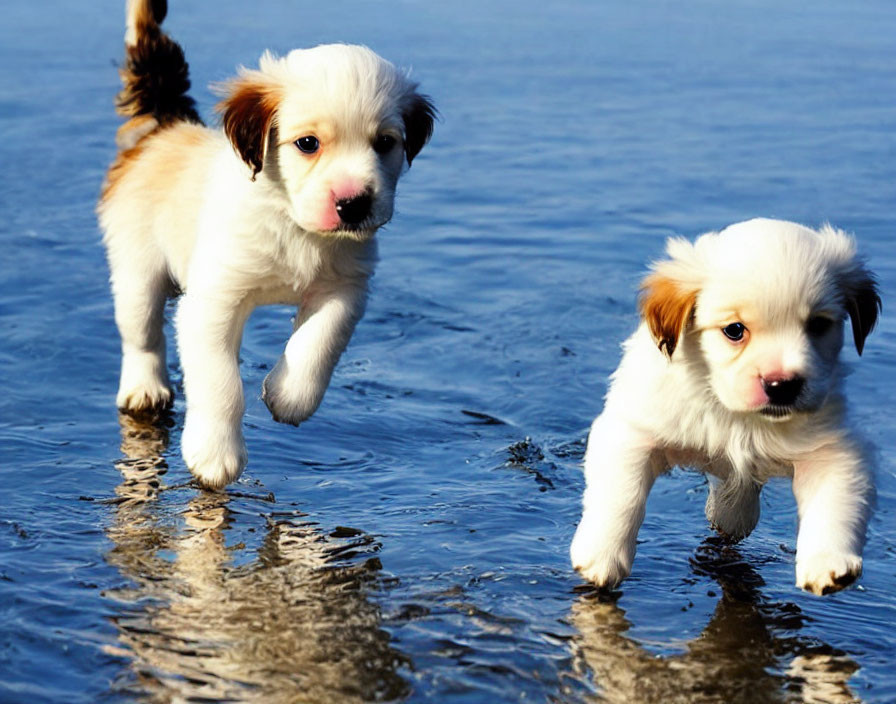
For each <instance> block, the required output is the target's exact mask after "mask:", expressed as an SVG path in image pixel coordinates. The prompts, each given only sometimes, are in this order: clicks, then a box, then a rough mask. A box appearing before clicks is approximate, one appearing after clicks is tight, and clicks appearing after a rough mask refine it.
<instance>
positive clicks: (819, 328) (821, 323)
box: [806, 315, 834, 337]
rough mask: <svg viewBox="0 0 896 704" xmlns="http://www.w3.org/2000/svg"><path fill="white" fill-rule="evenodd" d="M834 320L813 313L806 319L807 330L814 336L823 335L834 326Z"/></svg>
mask: <svg viewBox="0 0 896 704" xmlns="http://www.w3.org/2000/svg"><path fill="white" fill-rule="evenodd" d="M833 325H834V321H833V320H831V319H830V318H826V317H825V316H823V315H813V316H812V317H811V318H809V320H807V321H806V332H807V333H809V334H810V335H811V336H812V337H821V336H822V335H824V334H825V333H826V332H827V331H828V330H830V329H831V327H833Z"/></svg>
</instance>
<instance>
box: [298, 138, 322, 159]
mask: <svg viewBox="0 0 896 704" xmlns="http://www.w3.org/2000/svg"><path fill="white" fill-rule="evenodd" d="M296 146H297V147H298V148H299V151H300V152H302V153H303V154H314V152H316V151H317V150H318V149H320V141H319V140H318V138H317V137H315V136H314V135H310V134H309V135H306V136H305V137H299V138H298V139H297V140H296Z"/></svg>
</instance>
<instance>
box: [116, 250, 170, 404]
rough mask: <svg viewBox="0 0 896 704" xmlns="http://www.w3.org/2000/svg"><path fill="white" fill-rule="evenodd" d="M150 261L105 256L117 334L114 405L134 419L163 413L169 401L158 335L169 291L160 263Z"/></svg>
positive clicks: (120, 254) (123, 255)
mask: <svg viewBox="0 0 896 704" xmlns="http://www.w3.org/2000/svg"><path fill="white" fill-rule="evenodd" d="M159 259H160V258H159ZM151 260H152V257H146V258H143V257H141V256H140V253H134V252H113V251H112V249H111V248H110V251H109V265H110V267H111V269H112V295H113V297H114V299H115V322H116V324H117V325H118V331H119V333H120V334H121V381H120V383H119V387H118V396H117V398H116V403H117V404H118V407H119V408H120V409H121V410H123V411H125V412H128V413H133V414H143V413H150V412H155V411H159V410H163V409H165V408H167V407H168V406H170V405H171V402H172V400H173V398H174V392H173V391H172V389H171V384H170V382H169V381H168V370H167V367H166V364H165V333H164V331H163V325H164V322H165V321H164V308H165V299H166V298H167V296H168V295H169V294H170V293H171V292H172V288H173V286H172V283H171V280H170V277H169V276H168V272H167V269H166V268H165V265H164V261H155V262H153V261H151Z"/></svg>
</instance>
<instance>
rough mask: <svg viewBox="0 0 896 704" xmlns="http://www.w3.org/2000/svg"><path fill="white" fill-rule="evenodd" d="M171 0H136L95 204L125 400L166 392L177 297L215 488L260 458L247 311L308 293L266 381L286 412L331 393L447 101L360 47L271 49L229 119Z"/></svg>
mask: <svg viewBox="0 0 896 704" xmlns="http://www.w3.org/2000/svg"><path fill="white" fill-rule="evenodd" d="M165 13H166V3H165V2H164V0H162V1H160V0H129V2H128V5H127V32H126V34H125V46H126V52H127V57H126V65H125V67H124V68H123V70H122V72H121V75H122V82H123V84H124V89H123V90H122V92H121V93H120V94H119V98H118V109H119V112H120V113H122V114H124V115H127V116H129V118H130V119H129V120H128V121H127V122H126V123H125V124H124V125H123V126H122V127H121V128H120V129H119V132H118V138H117V141H118V145H119V147H120V152H119V153H118V156H117V158H116V159H115V161H114V162H113V164H112V166H111V167H110V169H109V172H108V174H107V178H106V182H105V184H104V187H103V191H102V195H101V198H100V201H99V205H98V209H97V210H98V215H99V222H100V226H101V228H102V230H103V233H104V238H103V241H104V244H105V246H106V251H107V255H108V260H109V266H110V270H111V285H112V293H113V296H114V299H115V320H116V323H117V325H118V329H119V331H120V333H121V341H122V364H121V383H120V387H119V391H118V398H117V402H118V406H119V408H121V409H122V410H123V411H125V412H129V413H135V414H139V413H146V412H150V411H157V410H158V409H162V408H164V407H166V406H168V405H169V404H170V403H171V401H172V395H173V394H172V389H171V384H170V383H169V380H168V375H167V371H166V364H165V337H164V333H163V329H162V327H163V307H164V303H165V299H166V297H169V296H173V295H176V294H179V293H182V294H183V297H182V298H181V300H180V304H179V307H178V311H177V317H176V329H177V341H178V351H179V354H180V361H181V365H182V368H183V375H184V390H185V393H186V406H187V410H186V421H185V426H184V432H183V440H182V449H183V456H184V459H185V460H186V463H187V466H188V467H189V468H190V470H191V471H192V473H193V474H194V475H195V476H196V477H197V478H198V479H199V481H200V482H201V483H202V484H203V485H205V486H207V487H222V486H224V485H225V484H227V483H229V482H232V481H233V480H235V479H236V478H237V477H238V476H239V475H240V473H241V472H242V470H243V468H244V467H245V465H246V461H247V454H246V447H245V443H244V441H243V432H242V427H241V419H242V415H243V411H244V401H243V389H242V382H241V380H240V373H239V349H240V340H241V338H242V331H243V326H244V324H245V322H246V319H247V318H248V316H249V314H250V313H251V312H252V310H253V309H254V308H255V307H256V306H259V305H264V304H270V303H284V304H294V305H297V306H298V314H297V316H296V318H295V327H294V332H293V334H292V337H291V338H290V339H289V342H288V343H287V345H286V350H285V352H284V353H283V355H282V356H281V357H280V359H279V361H278V362H277V364H276V366H275V367H274V368H273V370H272V371H271V373H270V374H268V376H267V378H266V379H265V381H264V387H263V393H262V396H263V398H264V401H265V403H266V404H267V406H268V408H269V409H270V411H271V413H272V415H273V416H274V418H275V419H276V420H278V421H281V422H284V423H292V424H296V425H297V424H299V423H301V422H302V421H303V420H305V419H306V418H308V417H309V416H310V415H311V414H312V413H314V411H315V410H316V409H317V407H318V405H319V404H320V402H321V399H322V397H323V395H324V391H325V390H326V388H327V385H328V383H329V380H330V376H331V374H332V372H333V368H334V366H335V364H336V362H337V360H338V359H339V356H340V355H341V354H342V351H343V350H344V349H345V346H346V344H347V343H348V340H349V338H350V337H351V334H352V331H353V330H354V327H355V324H356V323H357V322H358V320H359V319H360V317H361V315H362V314H363V312H364V307H365V300H366V297H367V285H368V284H367V282H368V279H369V277H370V275H371V273H372V272H373V267H374V263H375V261H376V243H375V240H374V234H375V233H376V231H377V229H378V228H379V227H381V226H382V225H384V224H385V223H386V222H388V221H389V219H390V218H391V216H392V207H393V200H394V197H395V185H396V182H397V180H398V178H399V176H400V175H401V173H402V172H403V170H404V168H405V162H406V163H407V165H408V166H410V164H411V161H412V160H413V159H414V157H415V156H416V155H417V154H418V152H419V151H420V149H421V148H422V147H423V145H424V144H425V143H426V142H427V141H428V139H429V137H430V136H431V134H432V128H433V119H434V115H435V110H434V108H433V106H432V104H431V103H430V102H429V100H428V99H427V98H426V97H425V96H423V95H421V94H419V93H418V92H417V90H416V85H415V84H414V83H412V82H411V81H410V80H409V79H408V78H407V77H406V75H405V74H404V73H402V72H400V71H398V70H397V69H396V68H395V67H394V66H392V65H391V64H390V63H388V62H387V61H385V60H384V59H382V58H380V57H379V56H377V55H376V54H374V53H373V52H372V51H370V50H369V49H367V48H365V47H360V46H347V45H327V46H319V47H316V48H314V49H307V50H295V51H292V52H290V53H289V54H288V55H287V56H285V57H283V58H275V57H273V56H272V55H270V54H265V55H264V56H262V57H261V62H260V67H259V69H258V70H245V69H244V70H242V71H241V72H240V74H239V75H238V76H237V77H236V78H234V79H233V80H231V81H229V82H228V83H225V84H224V85H223V86H222V87H221V92H222V94H223V100H222V101H221V103H220V104H219V105H218V110H219V111H220V113H221V116H222V123H223V130H215V129H208V128H206V127H203V126H202V124H201V122H200V119H199V116H198V114H197V113H196V110H195V107H194V103H193V100H192V99H191V98H189V97H188V96H187V90H188V89H189V86H190V82H189V79H188V71H187V64H186V62H185V60H184V56H183V52H182V50H181V48H180V47H179V46H178V45H177V44H176V43H174V42H173V41H172V40H171V39H170V38H169V37H168V36H167V35H166V34H164V33H163V32H162V31H161V29H160V27H159V24H160V23H161V21H162V19H163V18H164V15H165Z"/></svg>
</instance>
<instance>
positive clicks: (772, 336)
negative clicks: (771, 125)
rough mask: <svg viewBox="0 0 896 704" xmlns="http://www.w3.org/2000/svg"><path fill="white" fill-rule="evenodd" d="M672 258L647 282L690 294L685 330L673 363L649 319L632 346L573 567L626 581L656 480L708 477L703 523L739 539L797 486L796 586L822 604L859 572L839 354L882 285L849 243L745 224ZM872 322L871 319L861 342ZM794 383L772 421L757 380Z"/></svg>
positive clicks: (615, 381) (858, 495)
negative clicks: (735, 334) (766, 502)
mask: <svg viewBox="0 0 896 704" xmlns="http://www.w3.org/2000/svg"><path fill="white" fill-rule="evenodd" d="M668 252H669V255H670V259H669V260H666V261H663V262H661V263H659V264H657V265H656V267H655V274H654V275H653V277H662V278H663V280H664V281H665V282H667V283H668V282H672V283H674V286H672V287H671V288H662V290H670V291H672V293H673V295H677V294H678V293H683V294H691V295H692V298H691V299H690V300H691V302H692V305H691V308H690V310H689V311H688V317H687V322H686V325H685V327H684V329H683V331H682V332H681V335H680V337H679V338H678V340H677V343H678V344H677V347H675V349H674V351H673V352H672V354H671V356H668V355H666V354H664V353H663V352H662V351H660V349H658V340H657V339H655V337H654V335H653V334H652V332H651V327H650V325H649V324H648V321H647V320H645V321H644V322H642V324H641V325H640V327H639V328H638V330H637V331H636V332H635V333H634V334H633V335H632V336H631V337H630V338H629V339H628V340H627V341H626V343H625V344H624V355H623V358H622V361H621V363H620V365H619V368H618V369H617V370H616V372H615V373H614V374H613V376H612V383H611V385H610V389H609V391H608V394H607V398H606V404H605V407H604V410H603V413H602V414H601V415H600V416H599V417H598V418H597V419H596V420H595V422H594V424H593V426H592V428H591V433H590V436H589V439H588V448H587V452H586V455H585V479H586V489H585V494H584V501H583V514H582V519H581V522H580V524H579V526H578V529H577V531H576V534H575V537H574V539H573V542H572V546H571V557H572V562H573V565H574V566H575V568H576V569H577V570H579V571H580V572H581V573H582V575H583V576H584V577H586V578H587V579H589V580H591V581H592V582H594V583H595V584H597V585H599V586H602V587H612V586H614V585H616V584H618V583H619V582H620V581H621V580H622V579H624V578H625V577H627V576H628V575H629V573H630V571H631V567H632V560H633V558H634V553H635V539H636V536H637V532H638V529H639V527H640V525H641V522H642V520H643V518H644V511H645V504H646V501H647V495H648V493H649V492H650V489H651V486H652V485H653V482H654V480H655V479H656V477H657V476H659V475H660V474H662V473H663V472H665V471H666V470H668V469H669V468H670V467H672V466H686V467H693V468H696V469H699V470H701V471H704V472H707V473H708V474H710V475H711V476H712V482H711V488H710V493H709V497H708V499H707V504H706V514H707V517H708V518H709V520H710V522H711V524H712V525H713V526H714V527H715V528H716V529H717V530H718V531H719V532H721V533H722V534H724V535H727V536H729V537H730V538H733V539H740V538H743V537H744V536H746V535H748V534H749V533H750V532H751V531H752V529H753V528H754V527H755V525H756V522H757V520H758V518H759V492H760V490H761V488H762V485H763V484H764V483H765V482H766V480H767V479H769V478H770V477H773V476H784V477H791V478H792V479H793V490H794V494H795V496H796V499H797V503H798V507H799V517H800V531H799V537H798V539H797V560H796V563H797V564H796V572H797V584H798V585H799V586H801V587H803V588H805V589H808V590H810V591H812V592H815V593H818V594H821V593H827V592H829V591H833V590H836V589H839V588H841V587H842V586H845V584H847V583H848V582H849V581H852V579H854V578H855V577H857V576H858V575H859V574H860V572H861V565H862V558H861V551H862V547H863V543H864V536H865V529H866V524H867V520H868V517H869V513H870V508H871V504H872V501H873V495H874V489H873V483H872V473H871V469H870V467H869V457H868V455H867V453H866V452H865V451H864V450H863V444H862V442H861V441H860V440H858V439H857V438H856V436H855V434H854V432H853V431H852V430H851V429H850V428H849V427H848V426H847V425H846V424H845V418H844V402H843V397H842V395H841V391H840V387H841V380H842V377H843V371H842V369H841V365H840V362H839V358H838V357H839V351H840V348H841V347H842V343H843V321H844V320H845V319H846V317H847V313H848V303H849V297H850V296H851V295H852V294H853V293H854V292H855V291H856V290H857V289H860V288H861V287H862V286H865V293H866V295H867V296H871V298H870V299H866V300H872V301H874V302H875V304H876V303H877V296H876V291H875V290H874V288H873V278H872V277H871V275H870V273H868V272H867V271H866V270H864V269H863V267H862V265H861V262H859V261H858V260H857V259H856V256H855V246H854V243H853V241H852V240H851V239H850V238H849V237H848V236H846V235H845V234H843V233H842V232H840V231H837V230H834V229H833V228H830V227H829V226H826V227H824V228H822V229H821V230H820V231H818V232H816V231H813V230H810V229H808V228H805V227H802V226H799V225H796V224H793V223H787V222H781V221H774V220H751V221H748V222H745V223H740V224H737V225H733V226H731V227H729V228H727V229H726V230H724V231H722V232H720V233H709V234H707V235H704V236H702V237H700V238H699V239H697V241H696V242H695V243H693V244H692V243H690V242H687V241H686V240H681V239H673V240H670V242H669V244H668ZM651 280H652V279H651V278H650V277H648V279H647V285H648V286H649V285H650V282H651ZM653 281H654V282H655V281H656V279H655V278H654V279H653ZM869 287H870V288H869ZM657 290H660V289H657ZM645 295H646V296H648V297H649V296H650V295H651V291H650V290H649V289H648V290H647V291H646V294H645ZM654 303H664V302H663V301H659V302H657V301H654ZM648 309H649V305H645V306H644V310H645V311H646V310H648ZM645 314H647V313H645ZM820 314H823V315H825V316H829V317H830V319H831V320H832V321H833V324H832V325H831V326H830V329H829V330H827V331H825V332H823V333H822V334H812V333H810V332H809V328H807V321H808V320H809V319H810V318H812V317H813V316H817V315H820ZM874 317H876V307H875V314H874V316H873V317H872V319H871V320H870V322H869V321H868V320H866V321H865V329H864V332H863V335H862V340H864V335H865V334H867V332H868V331H869V330H870V327H871V326H873V323H874V319H873V318H874ZM732 322H742V323H744V324H745V326H746V328H747V333H746V334H745V340H744V341H742V342H732V341H731V340H730V339H728V338H727V337H726V336H725V335H723V334H722V332H721V330H722V328H723V327H726V326H727V325H729V324H730V323H732ZM797 376H799V377H802V378H804V379H805V384H804V386H803V388H802V391H800V393H799V396H798V397H797V399H796V401H795V402H794V403H793V404H792V407H790V408H787V409H784V410H781V409H778V413H777V414H776V415H767V414H766V413H767V412H768V411H769V406H770V405H773V404H772V403H771V401H770V399H769V398H768V397H767V395H766V393H765V391H763V389H764V387H763V379H766V380H768V379H776V378H785V379H789V378H794V377H797ZM763 411H766V412H765V413H764V412H763Z"/></svg>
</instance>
